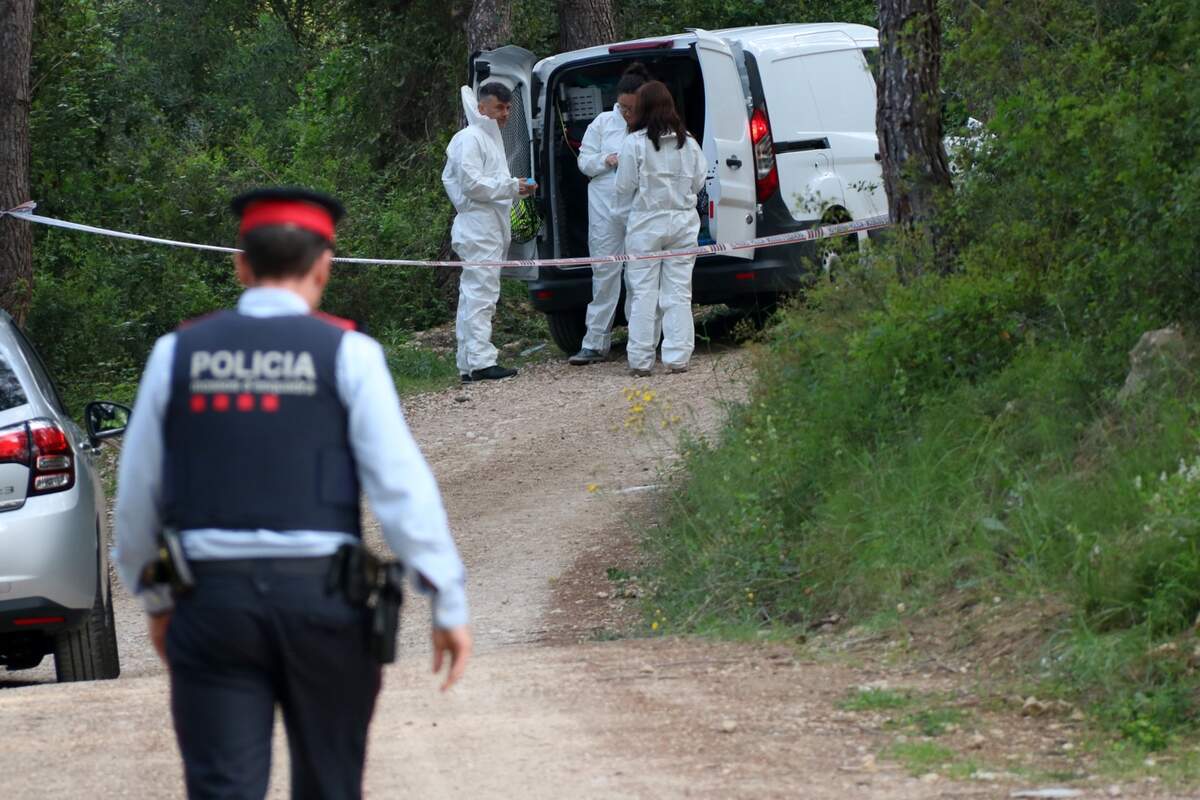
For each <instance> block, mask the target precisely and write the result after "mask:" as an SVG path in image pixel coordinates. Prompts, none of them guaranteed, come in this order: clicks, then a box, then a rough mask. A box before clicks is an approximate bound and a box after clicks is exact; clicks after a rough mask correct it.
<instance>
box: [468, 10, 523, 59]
mask: <svg viewBox="0 0 1200 800" xmlns="http://www.w3.org/2000/svg"><path fill="white" fill-rule="evenodd" d="M510 39H512V0H475V2H474V3H472V4H471V16H470V17H468V18H467V53H468V55H472V56H473V55H475V54H476V53H478V52H479V51H480V50H491V49H493V48H496V47H499V46H500V45H503V44H508V43H509V40H510Z"/></svg>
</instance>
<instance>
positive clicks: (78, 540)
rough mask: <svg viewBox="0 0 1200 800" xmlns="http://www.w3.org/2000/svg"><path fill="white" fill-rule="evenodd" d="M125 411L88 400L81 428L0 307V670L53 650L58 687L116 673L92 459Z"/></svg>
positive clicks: (101, 501) (118, 428)
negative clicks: (85, 426) (59, 683)
mask: <svg viewBox="0 0 1200 800" xmlns="http://www.w3.org/2000/svg"><path fill="white" fill-rule="evenodd" d="M128 414H129V409H128V408H126V407H125V406H121V405H118V404H116V403H89V404H88V406H87V409H86V411H85V415H86V416H87V418H88V419H87V425H88V431H86V432H85V431H84V430H82V429H80V427H79V426H78V425H76V424H75V422H74V421H73V420H72V419H71V418H70V416H69V415H68V414H67V412H66V409H65V408H64V407H63V403H62V400H61V399H60V398H59V395H58V391H57V390H56V389H55V387H54V383H53V381H52V380H51V379H50V375H49V373H47V371H46V368H45V365H44V364H43V363H42V360H41V358H40V357H39V356H38V354H37V351H36V350H34V348H33V345H32V344H30V342H29V340H28V339H27V338H26V337H25V335H24V334H23V333H22V332H21V330H20V329H19V328H18V327H17V325H16V323H15V322H14V321H13V319H12V317H10V316H9V315H8V314H6V313H4V312H3V311H0V665H3V666H5V667H6V668H7V669H9V670H22V669H31V668H33V667H36V666H37V665H38V664H40V663H41V661H42V659H43V658H45V656H47V655H49V654H53V655H54V666H55V672H56V674H57V676H58V680H60V681H78V680H95V679H100V678H115V677H117V676H118V675H119V674H120V672H121V666H120V660H119V657H118V654H117V636H116V628H115V625H114V622H113V605H112V586H111V584H110V582H109V577H108V554H107V549H106V547H105V546H104V544H105V542H106V541H107V537H106V536H105V531H106V528H107V521H106V514H105V508H106V505H105V496H104V487H103V484H102V482H101V480H100V477H99V475H98V474H97V472H96V466H95V464H94V460H95V453H96V451H97V449H98V448H99V447H100V446H101V440H102V439H106V438H109V437H112V436H117V435H120V433H121V432H122V431H123V430H124V425H125V422H126V421H127V420H128Z"/></svg>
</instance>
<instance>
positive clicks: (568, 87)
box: [471, 23, 887, 353]
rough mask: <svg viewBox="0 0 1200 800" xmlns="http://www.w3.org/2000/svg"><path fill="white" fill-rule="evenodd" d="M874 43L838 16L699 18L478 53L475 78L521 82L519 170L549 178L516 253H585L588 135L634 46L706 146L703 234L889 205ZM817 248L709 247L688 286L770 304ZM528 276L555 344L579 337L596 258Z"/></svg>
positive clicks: (512, 136) (763, 232) (726, 237)
mask: <svg viewBox="0 0 1200 800" xmlns="http://www.w3.org/2000/svg"><path fill="white" fill-rule="evenodd" d="M877 48H878V34H877V32H876V31H875V29H874V28H869V27H867V26H864V25H847V24H835V23H829V24H819V25H768V26H762V27H748V28H733V29H729V30H721V31H712V32H709V31H702V30H694V31H691V32H689V33H684V34H679V35H677V36H666V37H661V38H657V39H640V40H637V41H631V42H621V43H618V44H612V45H603V46H600V47H591V48H588V49H586V50H576V51H574V52H571V53H561V54H559V55H555V56H551V57H550V58H544V59H542V60H540V61H539V60H538V59H537V57H536V56H534V54H533V53H530V52H529V51H528V50H524V49H522V48H520V47H515V46H511V45H510V46H506V47H500V48H497V49H495V50H490V51H485V52H482V53H478V54H477V55H476V56H475V57H474V58H472V60H471V83H472V85H473V86H474V87H475V88H478V87H479V86H480V85H482V84H484V83H487V82H489V81H499V82H500V83H503V84H504V85H506V86H507V87H509V88H510V89H511V90H512V91H513V109H512V116H511V118H510V122H509V124H508V125H507V126H506V127H505V129H504V140H505V147H506V150H507V153H508V157H509V166H510V168H511V170H512V174H513V175H516V176H532V177H534V178H536V179H537V181H538V183H539V184H541V186H540V188H539V191H538V203H539V206H540V209H541V215H542V219H543V221H544V224H543V225H542V229H541V232H540V233H539V234H538V236H537V237H536V238H535V239H534V240H533V241H531V242H527V243H524V244H515V245H514V246H513V251H512V252H511V256H512V257H513V258H520V259H530V258H566V257H576V256H579V257H582V256H587V255H588V243H587V229H588V204H587V178H586V177H585V176H584V175H583V174H582V173H581V172H580V171H579V168H578V166H577V164H576V158H577V154H578V151H579V145H580V142H581V140H582V139H583V134H584V131H585V130H586V129H587V126H588V123H590V122H591V121H592V119H594V118H595V116H596V115H597V114H599V113H600V112H602V111H605V110H607V109H610V108H612V107H613V105H614V103H615V102H616V84H617V81H618V79H619V78H620V76H621V74H622V72H623V71H624V70H625V68H626V67H627V66H628V65H629V64H630V63H632V62H634V61H640V62H642V63H643V64H645V65H646V67H647V68H648V69H649V71H650V73H651V74H652V75H653V76H654V77H655V78H657V79H658V80H661V81H663V82H664V83H665V84H666V85H667V86H668V87H670V89H671V92H672V94H674V96H675V102H676V105H677V107H678V108H679V111H680V114H681V116H682V117H683V118H684V121H685V122H686V124H687V127H688V129H689V130H690V131H691V132H692V133H693V134H694V135H695V136H696V137H697V139H699V140H700V141H701V142H703V145H704V152H705V154H706V155H707V156H708V158H709V181H708V186H707V198H702V202H701V209H700V211H701V223H702V227H701V234H700V241H701V242H702V243H707V242H709V241H716V242H735V241H744V240H747V239H754V238H757V237H760V236H770V235H774V234H779V233H787V232H790V231H797V230H801V229H805V228H810V227H812V226H814V225H818V224H821V223H822V222H831V221H838V222H843V221H847V220H852V219H861V218H863V217H871V216H875V215H878V214H884V213H886V212H887V198H886V196H885V195H884V192H883V181H882V176H881V173H880V165H879V146H878V140H877V138H876V134H875V79H874V76H873V72H872V65H873V62H874V60H875V57H876V51H877ZM860 235H862V234H860ZM852 243H853V242H852V241H851V244H852ZM819 258H820V255H819V254H818V250H817V248H816V247H815V246H814V245H813V244H811V243H809V244H802V245H796V246H787V247H773V248H767V249H763V250H757V251H749V250H748V251H744V252H740V253H736V254H721V255H713V256H705V257H702V258H700V259H699V260H698V261H697V263H696V270H695V273H694V276H693V301H694V302H696V303H727V304H729V305H733V306H749V307H753V306H755V305H758V306H769V305H770V304H772V303H773V302H774V300H775V298H777V297H778V295H779V294H780V293H785V292H792V291H796V290H798V289H801V288H803V286H804V284H805V274H806V273H811V272H812V271H813V269H814V267H816V266H817V265H818V260H819ZM523 277H525V278H526V279H527V280H529V281H530V284H529V286H530V294H531V297H532V299H533V304H534V306H535V307H536V308H537V309H539V310H540V311H543V312H545V313H546V314H547V315H548V317H549V322H550V331H551V334H552V336H553V338H554V341H555V343H556V344H557V345H558V346H559V347H560V348H562V350H563V351H564V352H567V353H574V352H576V351H577V350H578V349H579V347H580V343H581V341H582V338H583V334H584V330H585V326H584V310H585V309H586V307H587V304H588V302H589V300H590V299H591V270H590V269H588V268H570V269H562V268H554V267H542V268H540V269H539V270H537V274H536V275H525V276H523ZM618 308H620V306H618Z"/></svg>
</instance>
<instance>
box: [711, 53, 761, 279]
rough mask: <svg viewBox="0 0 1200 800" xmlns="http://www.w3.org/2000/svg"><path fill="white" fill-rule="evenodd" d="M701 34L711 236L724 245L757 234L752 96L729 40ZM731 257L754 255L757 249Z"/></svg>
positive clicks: (750, 256)
mask: <svg viewBox="0 0 1200 800" xmlns="http://www.w3.org/2000/svg"><path fill="white" fill-rule="evenodd" d="M695 34H696V56H697V57H698V58H699V60H700V71H701V73H702V74H703V76H704V154H705V156H706V157H707V158H708V199H709V208H708V217H709V223H708V224H709V234H710V235H711V236H712V238H713V239H714V240H715V241H717V242H720V243H729V242H742V241H746V240H747V239H753V238H754V237H755V235H756V233H755V232H756V231H757V225H756V222H755V221H756V218H757V208H758V198H757V194H756V192H757V189H756V183H755V172H754V170H755V166H754V151H753V148H752V146H751V142H750V116H749V113H748V105H747V97H746V94H745V91H744V90H743V88H742V79H741V75H740V74H739V72H738V67H737V61H735V60H734V54H733V50H732V49H731V48H730V46H729V44H728V43H726V42H725V40H724V39H720V38H718V37H716V36H714V35H712V34H711V33H708V32H707V31H702V30H697V31H695ZM726 255H730V256H734V257H736V258H745V259H750V258H753V257H754V251H753V250H741V251H737V252H733V253H728V254H726Z"/></svg>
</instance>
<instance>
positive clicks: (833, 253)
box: [817, 208, 858, 282]
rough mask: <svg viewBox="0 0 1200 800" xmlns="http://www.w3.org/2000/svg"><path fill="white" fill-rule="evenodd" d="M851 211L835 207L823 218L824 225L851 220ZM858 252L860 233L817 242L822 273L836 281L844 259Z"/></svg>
mask: <svg viewBox="0 0 1200 800" xmlns="http://www.w3.org/2000/svg"><path fill="white" fill-rule="evenodd" d="M850 221H851V220H850V213H849V212H848V211H846V210H845V209H843V208H833V209H830V210H829V211H827V212H826V213H825V216H824V217H823V218H822V219H821V224H822V225H836V224H838V223H839V222H850ZM857 252H858V234H855V233H852V234H849V235H847V236H835V237H833V238H832V239H821V240H819V241H818V242H817V265H818V266H819V268H820V270H821V275H822V276H823V277H825V278H826V279H828V280H829V281H831V282H832V281H836V280H837V275H838V272H839V271H840V270H841V268H842V266H843V262H842V259H844V258H846V257H847V256H849V255H850V254H851V253H857Z"/></svg>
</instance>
